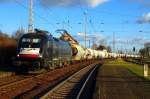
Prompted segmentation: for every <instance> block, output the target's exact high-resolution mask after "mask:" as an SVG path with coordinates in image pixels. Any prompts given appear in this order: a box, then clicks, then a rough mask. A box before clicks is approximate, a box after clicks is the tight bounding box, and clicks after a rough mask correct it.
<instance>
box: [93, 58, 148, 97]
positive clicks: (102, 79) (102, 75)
mask: <svg viewBox="0 0 150 99" xmlns="http://www.w3.org/2000/svg"><path fill="white" fill-rule="evenodd" d="M128 66H134V65H131V64H130V65H129V64H128V63H126V62H124V61H123V60H119V61H118V60H115V61H114V60H112V61H111V60H109V61H106V62H105V63H104V65H102V66H101V67H100V68H99V71H98V74H97V78H96V86H95V91H94V95H93V99H150V81H149V80H146V79H145V78H142V77H140V76H138V75H137V74H135V73H133V72H132V71H131V70H129V69H128V68H126V67H128Z"/></svg>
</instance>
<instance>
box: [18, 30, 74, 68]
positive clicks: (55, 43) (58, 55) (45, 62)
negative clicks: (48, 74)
mask: <svg viewBox="0 0 150 99" xmlns="http://www.w3.org/2000/svg"><path fill="white" fill-rule="evenodd" d="M71 57H72V49H71V45H70V44H69V43H68V42H66V41H63V40H60V39H57V38H55V37H53V36H52V35H51V34H50V33H48V32H46V31H42V30H37V29H36V30H35V32H34V33H27V34H24V35H23V36H22V37H21V38H20V40H19V42H18V48H17V55H16V61H15V64H16V65H18V66H20V65H26V66H27V67H28V68H34V69H41V68H49V69H54V68H56V67H61V66H63V65H64V64H69V63H70V62H71Z"/></svg>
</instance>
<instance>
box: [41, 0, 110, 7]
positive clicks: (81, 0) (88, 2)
mask: <svg viewBox="0 0 150 99" xmlns="http://www.w3.org/2000/svg"><path fill="white" fill-rule="evenodd" d="M108 1H109V0H40V4H41V5H42V6H44V7H72V6H80V5H82V6H89V7H96V6H98V5H100V4H103V3H105V2H108Z"/></svg>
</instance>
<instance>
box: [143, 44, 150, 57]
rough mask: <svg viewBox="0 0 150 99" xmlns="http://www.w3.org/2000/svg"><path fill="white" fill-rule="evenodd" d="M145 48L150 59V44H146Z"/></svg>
mask: <svg viewBox="0 0 150 99" xmlns="http://www.w3.org/2000/svg"><path fill="white" fill-rule="evenodd" d="M144 48H145V55H146V56H148V57H149V56H150V42H147V43H145V44H144Z"/></svg>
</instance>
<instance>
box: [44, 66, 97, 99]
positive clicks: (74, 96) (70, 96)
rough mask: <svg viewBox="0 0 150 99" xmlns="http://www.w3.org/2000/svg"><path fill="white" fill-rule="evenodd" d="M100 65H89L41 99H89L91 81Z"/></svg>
mask: <svg viewBox="0 0 150 99" xmlns="http://www.w3.org/2000/svg"><path fill="white" fill-rule="evenodd" d="M98 67H99V65H98V64H92V65H89V66H87V67H85V68H83V69H81V70H80V71H78V72H77V73H75V74H74V75H72V76H70V77H69V78H68V79H66V80H65V81H63V82H62V83H60V84H58V85H57V86H56V87H55V88H53V89H52V90H50V91H49V92H48V93H47V94H45V95H44V96H42V97H41V99H89V96H90V95H88V94H91V92H90V91H89V92H90V93H89V92H88V91H87V89H89V88H88V87H89V86H91V85H90V84H92V83H89V81H92V79H93V78H94V77H95V73H96V70H97V68H98Z"/></svg>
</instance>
